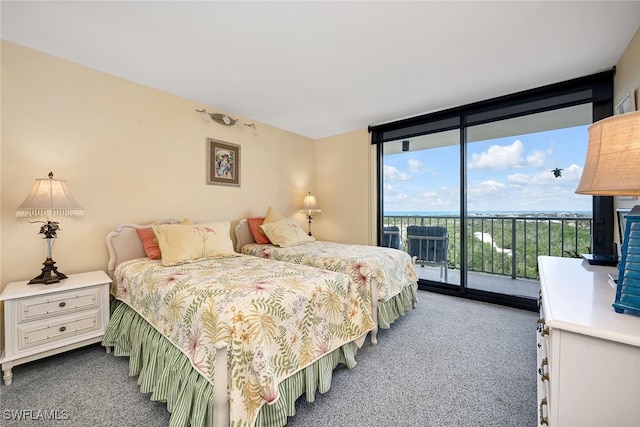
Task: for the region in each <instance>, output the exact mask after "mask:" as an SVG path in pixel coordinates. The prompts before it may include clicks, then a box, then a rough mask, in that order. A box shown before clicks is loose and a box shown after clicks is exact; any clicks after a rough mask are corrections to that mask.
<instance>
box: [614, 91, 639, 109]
mask: <svg viewBox="0 0 640 427" xmlns="http://www.w3.org/2000/svg"><path fill="white" fill-rule="evenodd" d="M631 111H636V100H635V91H634V90H632V91H630V92H627V94H626V95H625V96H624V98H622V101H620V102H619V103H618V104H617V105H616V114H624V113H630V112H631Z"/></svg>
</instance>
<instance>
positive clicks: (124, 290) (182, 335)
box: [111, 256, 373, 426]
mask: <svg viewBox="0 0 640 427" xmlns="http://www.w3.org/2000/svg"><path fill="white" fill-rule="evenodd" d="M111 293H112V294H113V296H114V297H115V298H117V299H119V300H121V301H123V302H125V303H126V304H127V305H129V306H130V307H132V308H133V309H134V310H135V311H136V312H137V313H138V314H140V315H141V316H142V317H143V318H144V319H145V320H146V321H147V322H149V323H150V324H151V325H153V327H154V328H156V329H157V330H158V331H159V332H161V333H162V335H164V336H165V337H166V338H167V339H169V340H170V341H171V342H172V343H173V344H174V345H175V346H176V347H178V348H179V349H180V350H181V351H182V352H183V353H184V354H185V355H187V357H189V359H190V361H191V363H192V365H193V366H194V368H195V369H196V370H197V371H198V372H199V373H200V374H202V375H203V376H204V377H206V378H207V379H208V380H209V381H210V382H211V383H212V384H213V383H214V367H215V354H216V351H215V347H216V346H219V345H225V346H227V349H228V351H227V354H228V358H229V368H230V372H229V374H230V378H229V383H230V384H229V399H230V418H231V425H232V426H251V425H253V424H254V422H255V418H256V414H257V413H258V411H259V409H260V408H261V407H262V405H263V404H265V403H272V402H274V401H276V400H277V399H278V397H279V393H278V384H279V383H280V382H281V381H282V380H284V379H286V378H287V377H289V376H291V375H292V374H294V373H295V372H297V371H299V370H300V369H302V368H304V367H306V366H308V365H310V364H312V363H313V362H315V361H316V360H318V359H319V358H321V357H322V356H323V355H325V354H327V353H329V352H331V351H333V350H335V349H336V348H338V347H340V346H342V345H343V344H345V343H347V342H351V341H354V340H359V341H357V342H358V344H359V345H362V342H363V341H364V335H366V333H367V332H368V331H369V330H371V329H372V328H373V320H372V318H371V315H370V313H369V308H368V306H367V305H365V304H364V302H363V301H362V299H361V297H360V295H359V293H358V292H357V289H356V287H355V286H354V285H353V283H352V282H351V281H350V279H349V277H348V276H347V275H344V274H337V273H334V272H331V271H324V270H318V269H315V268H310V267H307V266H302V265H293V264H288V263H283V262H274V261H266V260H264V259H260V258H256V257H251V256H240V257H236V258H226V259H216V260H206V261H198V262H193V263H190V264H184V265H179V266H174V267H163V266H162V265H161V264H160V261H159V260H149V259H146V258H145V259H134V260H129V261H126V262H123V263H122V264H120V265H119V266H118V267H117V268H116V270H115V273H114V281H113V283H112V285H111Z"/></svg>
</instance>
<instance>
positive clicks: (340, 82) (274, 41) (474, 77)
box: [0, 1, 640, 139]
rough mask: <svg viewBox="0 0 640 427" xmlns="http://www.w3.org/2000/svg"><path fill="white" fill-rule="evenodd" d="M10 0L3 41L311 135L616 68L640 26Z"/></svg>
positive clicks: (633, 10)
mask: <svg viewBox="0 0 640 427" xmlns="http://www.w3.org/2000/svg"><path fill="white" fill-rule="evenodd" d="M0 7H1V8H0V14H1V24H2V27H1V28H0V34H1V37H2V39H4V40H7V41H10V42H13V43H17V44H19V45H22V46H26V47H29V48H32V49H35V50H38V51H41V52H44V53H47V54H51V55H53V56H56V57H59V58H63V59H66V60H69V61H72V62H75V63H78V64H82V65H85V66H87V67H91V68H94V69H96V70H100V71H103V72H106V73H109V74H112V75H115V76H119V77H122V78H125V79H127V80H131V81H134V82H137V83H140V84H143V85H146V86H149V87H152V88H156V89H159V90H162V91H165V92H168V93H171V94H175V95H178V96H181V97H183V98H186V99H190V100H193V101H195V102H196V103H198V104H202V105H203V106H206V107H207V108H208V109H209V110H210V112H216V111H212V110H211V109H212V108H213V109H219V110H220V111H223V112H225V113H228V114H230V115H239V116H242V117H244V118H246V119H247V120H250V121H258V122H262V123H266V124H268V125H271V126H275V127H278V128H282V129H285V130H288V131H291V132H294V133H297V134H300V135H304V136H307V137H310V138H314V139H318V138H322V137H326V136H331V135H336V134H341V133H345V132H348V131H352V130H356V129H363V128H366V127H367V126H369V125H375V124H380V123H384V122H389V121H393V120H397V119H401V118H405V117H411V116H415V115H418V114H422V113H428V112H433V111H438V110H442V109H446V108H449V107H455V106H459V105H464V104H467V103H471V102H475V101H480V100H484V99H488V98H493V97H496V96H500V95H506V94H509V93H514V92H518V91H521V90H526V89H531V88H534V87H538V86H542V85H546V84H551V83H556V82H560V81H563V80H567V79H571V78H575V77H581V76H584V75H588V74H593V73H596V72H600V71H604V70H608V69H610V68H611V67H613V66H614V65H615V64H616V63H617V62H618V60H619V59H620V56H621V55H622V53H623V52H624V50H625V48H626V47H627V45H628V44H629V42H630V40H631V39H632V37H633V35H634V34H635V32H636V31H637V30H638V28H639V27H640V1H624V2H616V1H568V2H561V1H553V2H552V1H537V2H524V1H510V2H505V1H501V2H500V1H499V2H489V1H471V2H459V1H446V2H445V1H441V2H435V1H410V2H396V1H386V2H385V1H357V2H344V1H316V2H309V1H299V2H276V1H258V2H246V1H235V2H232V1H226V2H222V1H197V2H191V1H155V2H151V1H148V2H142V1H67V2H62V1H44V2H35V1H19V2H12V1H2V2H1V3H0ZM43 71H46V70H43Z"/></svg>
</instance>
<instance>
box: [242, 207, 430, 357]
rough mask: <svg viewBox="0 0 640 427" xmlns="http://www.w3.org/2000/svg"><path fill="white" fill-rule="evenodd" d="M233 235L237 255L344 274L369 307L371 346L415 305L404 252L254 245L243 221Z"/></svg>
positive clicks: (411, 269)
mask: <svg viewBox="0 0 640 427" xmlns="http://www.w3.org/2000/svg"><path fill="white" fill-rule="evenodd" d="M235 234H236V251H237V252H239V253H243V254H246V255H253V256H257V257H261V258H267V259H272V260H278V261H286V262H289V263H294V264H303V265H308V266H311V267H316V268H321V269H324V270H331V271H337V272H342V273H345V274H348V275H349V277H351V280H352V281H353V282H354V283H355V284H356V286H358V291H359V293H360V295H361V296H362V298H363V299H364V301H365V303H366V304H367V305H369V306H371V315H372V316H373V320H374V324H375V326H374V329H373V330H372V331H371V343H372V344H374V345H375V344H376V343H377V332H378V327H381V328H384V329H388V328H389V327H390V325H391V323H393V322H394V321H395V320H396V319H397V318H398V317H400V316H404V315H405V313H406V312H407V311H409V310H411V309H412V308H414V307H415V306H416V304H417V302H418V299H417V280H418V277H417V273H416V269H415V264H414V260H413V259H412V258H411V257H410V256H409V254H407V253H406V252H403V251H400V250H397V249H393V248H383V247H377V246H365V245H348V244H343V243H333V242H324V241H317V240H313V241H308V242H305V243H302V244H298V245H295V246H289V247H278V246H276V245H273V244H258V243H256V241H255V239H254V237H253V235H252V233H251V231H250V230H249V224H248V221H247V219H242V220H241V221H240V222H239V223H238V225H237V226H236V228H235Z"/></svg>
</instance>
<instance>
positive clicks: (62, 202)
mask: <svg viewBox="0 0 640 427" xmlns="http://www.w3.org/2000/svg"><path fill="white" fill-rule="evenodd" d="M83 214H84V209H82V207H81V206H80V205H79V204H78V202H76V201H75V200H74V199H73V197H71V192H69V187H67V183H66V182H64V181H61V180H59V179H53V173H49V178H48V179H47V178H44V179H36V182H35V184H33V188H32V189H31V193H30V194H29V196H27V198H26V199H25V201H24V202H22V204H21V205H20V206H19V207H18V209H16V216H17V217H38V216H40V217H41V216H46V217H49V216H78V215H83Z"/></svg>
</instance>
